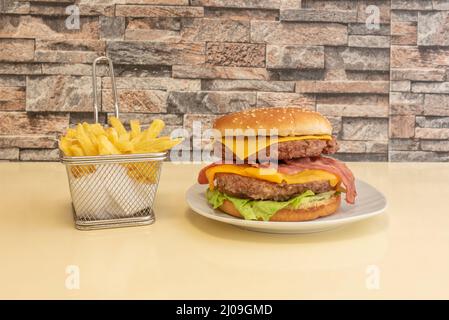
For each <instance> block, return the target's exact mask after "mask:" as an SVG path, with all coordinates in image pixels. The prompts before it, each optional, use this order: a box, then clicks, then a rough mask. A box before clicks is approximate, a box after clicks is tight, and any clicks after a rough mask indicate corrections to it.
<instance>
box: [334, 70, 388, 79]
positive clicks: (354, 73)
mask: <svg viewBox="0 0 449 320" xmlns="http://www.w3.org/2000/svg"><path fill="white" fill-rule="evenodd" d="M345 72H346V79H347V80H351V81H389V80H390V73H389V72H388V71H376V70H375V71H368V70H366V71H364V70H345ZM337 80H338V79H337Z"/></svg>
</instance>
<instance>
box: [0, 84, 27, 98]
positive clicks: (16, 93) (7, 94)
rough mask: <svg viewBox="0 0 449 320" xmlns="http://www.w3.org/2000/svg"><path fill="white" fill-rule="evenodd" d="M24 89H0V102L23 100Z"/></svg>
mask: <svg viewBox="0 0 449 320" xmlns="http://www.w3.org/2000/svg"><path fill="white" fill-rule="evenodd" d="M24 99H25V88H23V87H0V101H8V100H24Z"/></svg>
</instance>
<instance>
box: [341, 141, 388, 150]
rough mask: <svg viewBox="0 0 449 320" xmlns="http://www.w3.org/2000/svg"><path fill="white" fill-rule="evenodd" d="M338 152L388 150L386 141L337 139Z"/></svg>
mask: <svg viewBox="0 0 449 320" xmlns="http://www.w3.org/2000/svg"><path fill="white" fill-rule="evenodd" d="M339 146H340V149H339V150H338V152H340V153H386V152H388V143H387V142H377V141H350V140H340V141H339Z"/></svg>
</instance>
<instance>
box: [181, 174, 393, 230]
mask: <svg viewBox="0 0 449 320" xmlns="http://www.w3.org/2000/svg"><path fill="white" fill-rule="evenodd" d="M356 182H358V183H363V184H366V185H368V186H369V187H371V188H373V189H374V190H375V191H376V192H377V193H378V194H379V195H380V197H381V199H382V200H383V202H384V206H383V207H382V208H381V209H378V210H375V211H373V212H369V213H365V214H361V215H355V216H351V217H343V218H339V219H330V220H319V219H315V220H310V221H259V220H245V219H240V218H236V217H232V216H229V217H227V216H219V215H216V214H212V213H205V212H202V210H198V211H197V210H195V209H194V208H195V207H196V206H194V205H192V203H191V201H190V199H189V195H190V194H191V193H193V192H194V189H196V188H198V187H203V186H202V185H200V184H199V183H194V184H193V185H191V186H190V187H189V188H188V189H187V191H186V193H185V200H186V202H187V204H188V206H189V207H190V209H192V211H194V212H195V213H196V214H199V215H201V216H203V217H205V218H209V219H211V220H215V221H219V222H224V223H228V224H232V225H237V226H239V227H247V228H267V229H268V228H272V227H276V228H277V229H278V228H279V227H281V228H295V227H299V226H303V227H307V226H308V227H313V226H316V227H326V226H332V225H341V224H346V223H351V222H356V221H359V220H364V219H368V218H371V217H373V216H376V215H379V214H381V213H383V212H385V211H386V210H387V208H388V201H387V198H386V197H385V195H384V194H383V193H382V192H381V191H379V190H378V189H377V188H375V187H374V186H372V185H371V184H369V183H367V182H366V181H364V180H361V179H356ZM204 188H205V189H206V188H207V185H204ZM207 205H208V206H209V204H207ZM209 209H211V210H212V211H218V210H217V209H213V208H212V207H210V206H209ZM219 213H220V212H219ZM220 214H223V215H224V214H225V213H220Z"/></svg>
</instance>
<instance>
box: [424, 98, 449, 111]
mask: <svg viewBox="0 0 449 320" xmlns="http://www.w3.org/2000/svg"><path fill="white" fill-rule="evenodd" d="M424 114H425V115H430V116H449V95H442V94H426V96H425V98H424Z"/></svg>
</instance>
